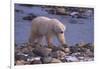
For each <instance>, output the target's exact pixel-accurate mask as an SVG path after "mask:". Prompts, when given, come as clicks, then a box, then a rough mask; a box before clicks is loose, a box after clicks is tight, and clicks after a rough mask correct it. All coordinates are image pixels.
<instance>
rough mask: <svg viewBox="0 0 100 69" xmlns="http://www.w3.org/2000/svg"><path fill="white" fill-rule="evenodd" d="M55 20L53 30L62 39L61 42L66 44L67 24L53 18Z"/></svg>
mask: <svg viewBox="0 0 100 69" xmlns="http://www.w3.org/2000/svg"><path fill="white" fill-rule="evenodd" d="M53 22H54V26H53V31H54V33H55V34H56V36H57V38H58V40H59V41H60V43H61V44H66V41H65V36H64V32H65V29H66V27H65V25H64V24H63V23H61V22H60V21H59V20H57V19H53Z"/></svg>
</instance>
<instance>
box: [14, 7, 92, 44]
mask: <svg viewBox="0 0 100 69" xmlns="http://www.w3.org/2000/svg"><path fill="white" fill-rule="evenodd" d="M15 9H18V10H21V12H15V42H16V43H18V44H19V43H25V42H27V41H28V38H29V34H30V28H31V21H27V20H23V19H22V18H23V17H24V16H27V15H28V14H29V13H33V14H35V15H37V16H47V17H50V18H57V19H59V20H60V21H61V22H62V23H63V24H64V25H65V26H66V31H65V38H66V41H67V43H68V44H69V45H74V44H76V43H79V42H85V43H93V40H94V31H93V30H94V23H93V22H94V21H93V16H91V17H88V18H87V19H79V18H72V17H71V16H66V15H52V14H48V13H47V12H46V11H45V10H43V8H41V7H36V6H35V7H25V6H20V5H15ZM53 43H54V44H59V42H58V41H57V39H56V38H54V40H53Z"/></svg>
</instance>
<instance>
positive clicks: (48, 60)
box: [41, 57, 52, 64]
mask: <svg viewBox="0 0 100 69" xmlns="http://www.w3.org/2000/svg"><path fill="white" fill-rule="evenodd" d="M51 60H52V57H42V58H41V61H42V63H43V64H46V63H50V62H51Z"/></svg>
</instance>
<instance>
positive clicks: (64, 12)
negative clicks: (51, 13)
mask: <svg viewBox="0 0 100 69" xmlns="http://www.w3.org/2000/svg"><path fill="white" fill-rule="evenodd" d="M56 14H58V15H67V12H66V9H65V8H56Z"/></svg>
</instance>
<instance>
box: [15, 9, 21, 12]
mask: <svg viewBox="0 0 100 69" xmlns="http://www.w3.org/2000/svg"><path fill="white" fill-rule="evenodd" d="M15 12H18V13H19V12H20V13H23V11H22V10H19V9H15Z"/></svg>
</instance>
